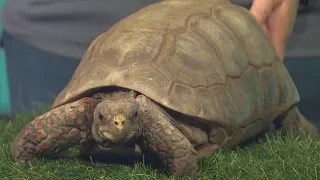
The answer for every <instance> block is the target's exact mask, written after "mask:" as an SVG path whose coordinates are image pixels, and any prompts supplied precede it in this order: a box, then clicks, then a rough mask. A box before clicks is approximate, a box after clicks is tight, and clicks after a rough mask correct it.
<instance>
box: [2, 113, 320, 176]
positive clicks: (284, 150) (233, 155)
mask: <svg viewBox="0 0 320 180" xmlns="http://www.w3.org/2000/svg"><path fill="white" fill-rule="evenodd" d="M41 112H43V111H35V112H33V113H30V114H28V115H25V114H24V115H19V116H16V117H14V118H13V120H12V121H10V123H7V122H0V179H1V180H2V179H3V180H6V179H8V180H9V179H10V180H20V179H21V180H22V179H26V180H27V179H30V180H31V179H32V180H38V179H39V180H40V179H43V180H46V179H48V180H49V179H50V180H64V179H68V180H70V179H95V180H96V179H97V180H109V179H110V180H151V179H163V180H165V179H169V178H167V176H165V175H164V174H161V173H159V172H158V171H156V170H154V169H152V168H151V167H150V166H149V165H148V164H143V163H136V164H134V165H131V166H127V165H115V164H106V163H101V162H94V161H91V162H88V161H83V160H81V159H79V158H77V157H69V158H59V159H55V160H40V161H39V162H38V163H35V164H32V165H30V166H28V167H26V166H24V165H21V164H17V163H14V162H13V161H12V160H11V158H10V155H9V152H10V145H11V142H12V140H13V138H14V136H15V135H16V133H17V132H18V131H19V130H20V129H21V128H22V127H23V126H24V125H25V124H26V123H28V122H30V121H31V120H32V119H33V118H34V117H35V116H37V115H39V114H40V113H41ZM319 152H320V143H319V142H316V141H312V140H310V139H308V138H302V137H299V138H294V137H286V138H283V137H281V136H280V134H279V133H273V134H271V135H270V136H268V137H266V138H264V139H261V140H260V141H259V142H256V143H254V144H251V145H250V146H246V147H242V148H240V147H239V148H236V149H234V150H222V151H220V152H219V153H218V154H217V155H215V156H213V157H208V158H205V159H202V160H200V161H199V179H203V180H211V179H227V180H233V179H243V180H251V179H252V180H260V179H261V180H268V179H270V180H275V179H276V180H282V179H284V180H286V179H288V180H291V179H295V180H300V179H303V180H309V179H310V180H316V179H320V153H319Z"/></svg>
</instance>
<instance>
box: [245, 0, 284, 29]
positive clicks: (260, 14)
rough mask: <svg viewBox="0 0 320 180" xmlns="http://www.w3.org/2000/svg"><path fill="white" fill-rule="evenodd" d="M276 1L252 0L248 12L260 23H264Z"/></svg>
mask: <svg viewBox="0 0 320 180" xmlns="http://www.w3.org/2000/svg"><path fill="white" fill-rule="evenodd" d="M275 1H280V0H275ZM277 3H278V2H274V1H273V0H254V1H253V2H252V5H251V8H250V12H251V13H252V14H253V15H254V16H255V17H256V19H257V20H258V22H259V23H260V24H265V22H266V21H267V19H268V17H269V15H270V14H271V12H272V10H273V8H274V7H275V6H276V5H277Z"/></svg>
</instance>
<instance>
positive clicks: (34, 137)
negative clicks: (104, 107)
mask: <svg viewBox="0 0 320 180" xmlns="http://www.w3.org/2000/svg"><path fill="white" fill-rule="evenodd" d="M97 103H98V100H96V99H93V98H83V99H81V100H78V101H75V102H72V103H70V104H66V105H63V106H60V107H58V108H55V109H52V110H51V111H49V112H47V113H45V114H43V115H41V116H38V117H37V118H35V119H34V120H33V121H32V122H30V123H29V124H28V125H26V127H25V128H24V129H22V130H21V131H20V133H19V134H18V135H17V136H16V137H15V139H14V142H13V145H12V148H11V153H12V156H13V158H14V160H15V161H19V162H21V163H27V162H29V161H33V160H36V159H38V158H39V157H42V156H48V155H51V154H53V153H57V152H60V151H62V150H65V149H66V148H68V147H70V146H73V145H76V144H79V143H80V142H82V141H83V140H85V139H87V138H89V137H90V136H91V125H92V112H93V110H94V108H95V106H96V105H97Z"/></svg>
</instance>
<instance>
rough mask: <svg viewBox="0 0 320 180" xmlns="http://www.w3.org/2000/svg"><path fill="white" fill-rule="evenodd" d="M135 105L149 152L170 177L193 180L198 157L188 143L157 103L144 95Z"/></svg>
mask: <svg viewBox="0 0 320 180" xmlns="http://www.w3.org/2000/svg"><path fill="white" fill-rule="evenodd" d="M137 101H138V103H139V106H140V109H139V117H140V118H141V120H142V126H143V134H142V135H143V140H144V141H145V145H146V147H147V148H148V150H150V151H151V153H154V154H155V155H156V156H157V157H159V158H160V161H161V162H162V163H163V165H165V166H166V169H167V170H168V173H169V174H170V175H173V176H174V177H176V178H181V177H183V176H185V175H189V176H190V175H191V176H193V177H195V176H196V174H197V153H196V150H195V149H194V147H193V146H192V144H191V142H190V141H189V140H188V139H187V138H186V137H185V136H184V135H183V134H182V133H181V131H179V130H178V129H177V128H176V127H175V126H173V124H172V123H171V122H170V121H171V118H170V117H169V115H168V114H167V113H165V111H164V110H163V109H161V107H159V106H158V105H157V104H156V103H154V102H153V101H152V100H150V99H149V98H147V97H145V96H143V95H139V96H138V97H137Z"/></svg>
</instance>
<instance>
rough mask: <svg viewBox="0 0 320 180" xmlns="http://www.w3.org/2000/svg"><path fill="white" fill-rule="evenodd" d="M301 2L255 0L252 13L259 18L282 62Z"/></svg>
mask: <svg viewBox="0 0 320 180" xmlns="http://www.w3.org/2000/svg"><path fill="white" fill-rule="evenodd" d="M298 6H299V0H253V3H252V6H251V8H250V11H251V13H252V14H253V15H254V16H255V17H256V18H257V20H258V22H259V23H260V24H261V25H262V27H263V28H264V30H265V32H266V33H267V35H268V36H269V37H270V39H271V41H272V43H273V46H274V48H275V49H276V51H277V53H278V55H279V57H280V59H281V60H283V58H284V51H285V46H286V44H287V41H288V38H289V36H290V34H291V32H292V29H293V25H294V22H295V20H296V15H297V10H298Z"/></svg>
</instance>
